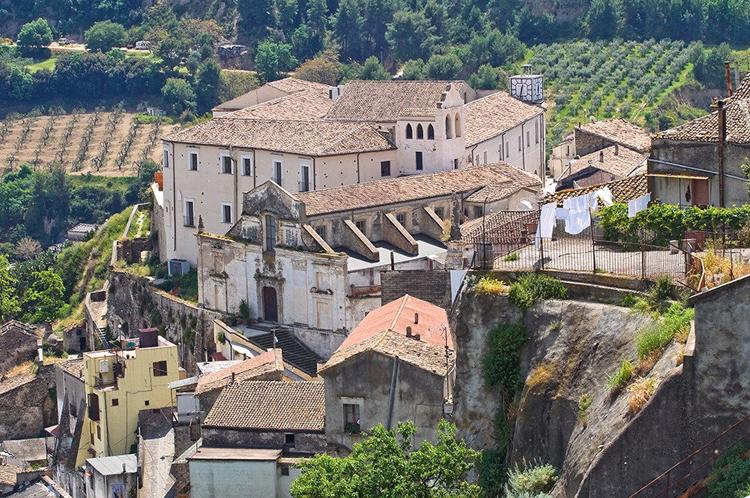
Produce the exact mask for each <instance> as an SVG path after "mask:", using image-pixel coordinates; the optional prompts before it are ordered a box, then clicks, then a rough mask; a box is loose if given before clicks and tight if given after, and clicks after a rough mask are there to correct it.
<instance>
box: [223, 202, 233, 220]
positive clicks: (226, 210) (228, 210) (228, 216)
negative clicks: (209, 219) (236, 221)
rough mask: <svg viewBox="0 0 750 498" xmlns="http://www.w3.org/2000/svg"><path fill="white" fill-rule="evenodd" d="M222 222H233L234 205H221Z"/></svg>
mask: <svg viewBox="0 0 750 498" xmlns="http://www.w3.org/2000/svg"><path fill="white" fill-rule="evenodd" d="M221 222H222V223H231V222H232V205H231V204H222V205H221Z"/></svg>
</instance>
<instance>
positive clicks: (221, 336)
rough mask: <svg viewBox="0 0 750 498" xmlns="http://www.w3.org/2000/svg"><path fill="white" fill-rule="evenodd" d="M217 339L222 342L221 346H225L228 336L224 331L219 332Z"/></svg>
mask: <svg viewBox="0 0 750 498" xmlns="http://www.w3.org/2000/svg"><path fill="white" fill-rule="evenodd" d="M216 339H217V340H218V341H219V342H220V343H221V344H224V343H225V342H227V336H226V334H225V333H224V331H223V330H220V331H219V333H218V334H217V335H216Z"/></svg>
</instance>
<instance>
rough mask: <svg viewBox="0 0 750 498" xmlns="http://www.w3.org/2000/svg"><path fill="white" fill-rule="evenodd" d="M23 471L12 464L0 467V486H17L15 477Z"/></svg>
mask: <svg viewBox="0 0 750 498" xmlns="http://www.w3.org/2000/svg"><path fill="white" fill-rule="evenodd" d="M23 471H24V469H22V468H21V467H19V466H18V465H13V464H12V463H6V464H2V465H0V484H5V485H6V486H15V485H16V484H17V475H18V474H20V473H21V472H23Z"/></svg>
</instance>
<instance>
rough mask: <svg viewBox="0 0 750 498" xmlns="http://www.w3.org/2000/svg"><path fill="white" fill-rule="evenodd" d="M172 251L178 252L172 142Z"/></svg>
mask: <svg viewBox="0 0 750 498" xmlns="http://www.w3.org/2000/svg"><path fill="white" fill-rule="evenodd" d="M162 168H163V166H162ZM172 251H177V170H176V168H175V160H174V142H172Z"/></svg>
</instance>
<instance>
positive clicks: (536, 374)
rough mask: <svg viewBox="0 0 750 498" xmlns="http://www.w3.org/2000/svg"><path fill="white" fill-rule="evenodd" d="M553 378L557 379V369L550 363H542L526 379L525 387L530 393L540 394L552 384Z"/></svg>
mask: <svg viewBox="0 0 750 498" xmlns="http://www.w3.org/2000/svg"><path fill="white" fill-rule="evenodd" d="M555 377H557V368H556V367H555V366H554V365H552V364H550V363H542V364H541V365H539V366H538V367H536V368H535V369H534V370H533V371H532V372H531V374H530V375H529V378H528V379H526V385H528V386H529V391H531V392H541V391H544V390H545V389H546V388H547V386H549V385H550V384H551V383H552V380H553V379H555Z"/></svg>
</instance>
